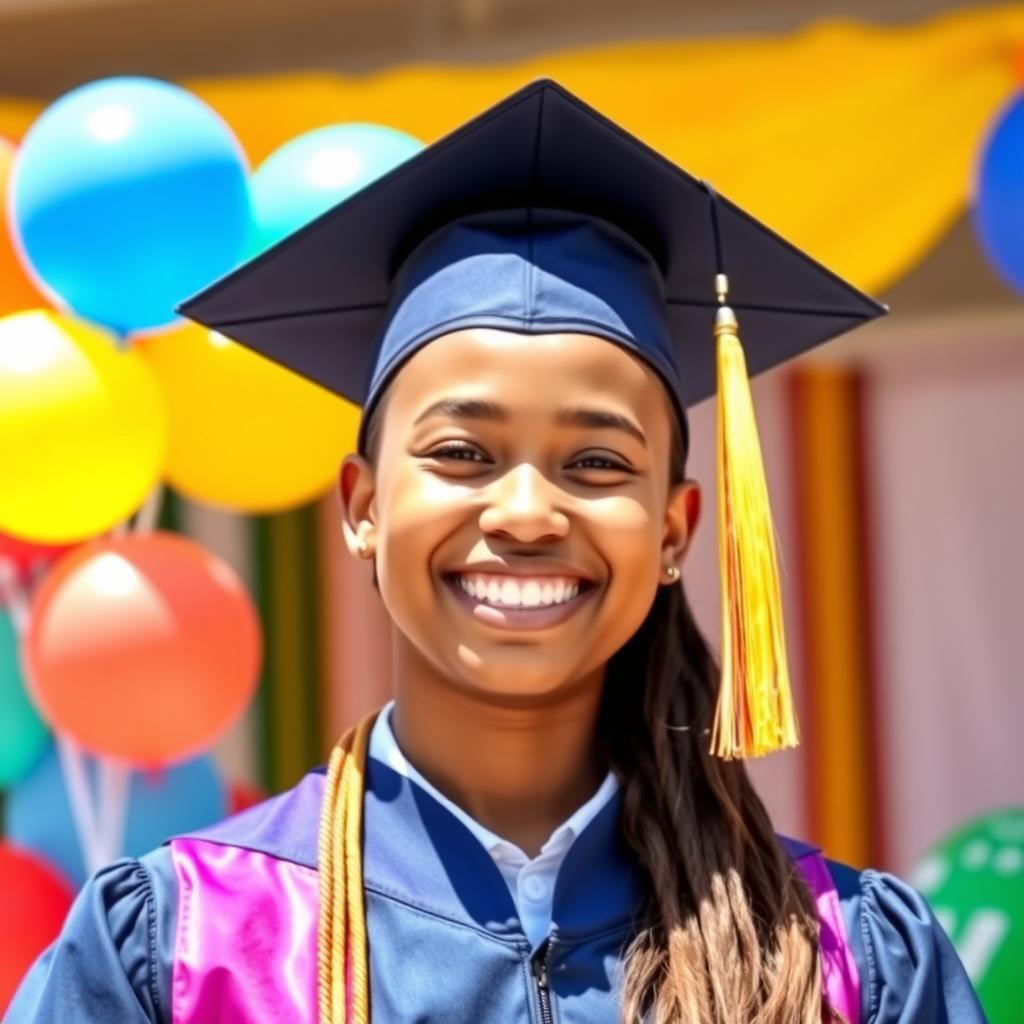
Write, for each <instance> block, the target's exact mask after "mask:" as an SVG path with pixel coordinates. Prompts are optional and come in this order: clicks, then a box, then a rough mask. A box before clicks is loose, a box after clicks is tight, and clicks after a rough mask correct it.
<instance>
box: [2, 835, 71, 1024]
mask: <svg viewBox="0 0 1024 1024" xmlns="http://www.w3.org/2000/svg"><path fill="white" fill-rule="evenodd" d="M73 898H74V893H73V892H72V890H71V887H70V886H69V885H68V884H67V882H65V881H64V879H63V878H61V877H60V875H58V874H57V872H55V871H54V870H53V869H52V868H51V867H49V866H48V865H46V864H44V863H43V862H42V861H41V860H39V859H38V858H36V857H34V856H33V855H32V854H30V853H28V852H26V851H24V850H19V849H16V848H15V847H13V846H11V845H10V844H9V843H5V842H2V841H0V907H3V908H4V909H3V927H2V928H0V1017H2V1016H3V1015H4V1013H6V1011H7V1005H8V1003H10V1001H11V999H12V998H13V997H14V993H15V990H16V989H17V987H18V985H19V984H20V982H21V979H22V978H23V977H24V976H25V974H26V972H27V971H28V969H29V968H30V967H31V966H32V964H33V962H34V961H35V959H36V957H37V956H39V954H40V953H42V951H43V950H44V949H46V947H47V946H49V945H50V943H51V942H53V940H54V939H55V938H57V935H58V933H59V932H60V929H61V925H63V924H64V918H65V917H67V913H68V910H69V909H70V907H71V901H72V899H73Z"/></svg>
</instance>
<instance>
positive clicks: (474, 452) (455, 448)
mask: <svg viewBox="0 0 1024 1024" xmlns="http://www.w3.org/2000/svg"><path fill="white" fill-rule="evenodd" d="M427 456H428V458H433V459H456V460H458V461H460V462H489V461H490V460H489V459H488V458H487V457H486V456H485V455H484V453H483V452H482V451H480V449H479V448H472V447H470V446H469V445H463V444H448V445H442V447H440V448H435V449H434V450H433V451H432V452H428V453H427Z"/></svg>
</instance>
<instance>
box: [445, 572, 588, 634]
mask: <svg viewBox="0 0 1024 1024" xmlns="http://www.w3.org/2000/svg"><path fill="white" fill-rule="evenodd" d="M445 580H446V582H447V583H448V584H449V585H450V587H451V589H452V590H453V591H454V593H455V595H456V597H457V598H458V599H459V600H460V601H461V603H462V604H463V605H465V606H466V607H468V608H469V610H470V611H471V612H472V614H473V615H474V616H475V617H476V618H477V619H479V620H480V621H481V622H485V623H487V624H488V625H492V626H500V627H504V628H506V629H544V628H546V627H549V626H554V625H557V624H559V623H561V622H563V621H564V620H565V619H567V618H569V616H570V615H572V614H573V613H574V612H576V611H577V609H578V608H579V607H580V605H581V604H582V603H583V602H584V601H585V600H586V599H587V598H588V596H589V595H590V593H591V592H592V591H593V590H594V586H593V584H592V583H591V582H590V581H589V580H585V579H583V578H581V577H579V576H553V575H544V576H519V575H515V576H513V575H510V574H507V573H482V572H481V573H477V572H457V573H450V574H448V575H446V576H445Z"/></svg>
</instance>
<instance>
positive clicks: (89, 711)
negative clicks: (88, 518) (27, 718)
mask: <svg viewBox="0 0 1024 1024" xmlns="http://www.w3.org/2000/svg"><path fill="white" fill-rule="evenodd" d="M24 652H25V654H24V656H25V661H26V666H27V676H28V680H29V688H30V692H31V694H32V698H33V700H34V701H35V704H36V706H37V708H38V709H39V711H40V713H41V714H42V716H43V718H45V719H46V721H48V722H49V723H50V725H51V726H52V727H53V728H54V729H59V730H64V731H65V732H66V733H67V734H68V735H70V736H71V737H72V738H73V739H75V740H77V741H78V743H79V744H80V745H81V746H82V747H83V748H85V749H86V750H87V751H89V752H91V753H98V754H108V755H110V756H111V757H115V758H118V759H120V760H123V761H127V762H128V763H130V764H132V765H136V766H139V767H144V768H152V767H157V766H161V765H167V764H171V763H174V762H176V761H181V760H184V759H185V758H187V757H191V756H192V755H194V754H197V753H198V752H199V751H201V750H203V749H205V748H206V747H207V746H209V744H210V743H212V742H213V741H214V740H215V739H216V738H217V737H218V736H219V735H220V734H221V733H222V732H224V730H225V729H227V728H228V727H229V726H230V725H231V724H232V723H233V722H234V721H235V719H236V718H237V717H238V716H239V715H240V714H241V713H242V711H243V710H244V709H245V706H246V705H247V704H248V702H249V699H250V697H251V696H252V693H253V690H254V688H255V686H256V681H257V676H258V674H259V669H260V657H261V639H260V628H259V622H258V619H257V616H256V611H255V609H254V607H253V604H252V601H251V600H250V598H249V595H248V594H247V593H246V591H245V588H244V587H243V585H242V583H241V581H240V580H239V579H238V577H237V576H236V575H235V573H234V571H233V570H232V569H231V568H230V567H229V566H228V565H227V564H226V563H225V562H222V561H221V560H220V559H219V558H217V557H215V556H214V555H212V554H210V553H209V552H207V551H205V550H204V549H203V548H201V547H200V546H199V545H198V544H196V543H194V542H193V541H191V540H188V539H187V538H185V537H180V536H177V535H176V534H170V533H160V532H155V533H148V534H132V535H128V536H122V537H116V538H112V539H106V540H99V541H94V542H92V543H90V544H86V545H83V546H82V547H80V548H78V549H77V550H75V551H73V552H72V553H71V554H70V555H67V556H66V557H65V558H63V559H61V561H59V562H58V563H57V564H56V565H55V566H54V567H53V569H52V570H51V571H50V573H49V574H48V575H47V576H46V577H45V578H44V579H43V581H42V583H41V584H40V585H39V587H38V589H37V590H36V592H35V594H34V595H33V599H32V606H31V611H30V618H29V626H28V630H27V632H26V634H25V638H24Z"/></svg>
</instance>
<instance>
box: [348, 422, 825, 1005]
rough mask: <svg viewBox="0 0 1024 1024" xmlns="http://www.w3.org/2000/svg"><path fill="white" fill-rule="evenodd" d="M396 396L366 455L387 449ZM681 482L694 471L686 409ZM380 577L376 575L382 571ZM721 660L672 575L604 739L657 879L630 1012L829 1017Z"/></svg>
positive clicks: (627, 666) (626, 655)
mask: <svg viewBox="0 0 1024 1024" xmlns="http://www.w3.org/2000/svg"><path fill="white" fill-rule="evenodd" d="M383 404H384V403H383V402H381V403H378V404H377V406H376V407H375V408H374V410H373V411H372V412H371V414H370V418H369V420H368V421H367V423H366V429H365V432H364V437H365V443H364V453H365V455H366V457H367V458H368V459H369V460H370V462H371V463H372V462H375V461H376V455H377V450H378V444H379V436H380V427H381V420H382V418H383V417H382V416H381V415H380V413H381V409H382V406H383ZM673 423H674V428H675V429H674V435H673V444H672V455H671V460H670V466H669V474H670V482H671V483H673V484H675V483H679V482H681V481H682V480H683V479H684V478H685V463H686V441H685V439H684V433H683V427H682V425H681V424H679V423H678V422H677V421H676V420H675V417H673ZM375 582H376V581H375ZM717 692H718V667H717V665H716V663H715V660H714V657H713V656H712V654H711V651H710V649H709V648H708V645H707V643H706V641H705V640H704V638H703V636H702V635H701V633H700V630H699V629H698V627H697V624H696V622H695V621H694V619H693V615H692V614H691V612H690V609H689V606H688V604H687V601H686V597H685V594H684V591H683V588H682V586H681V585H676V586H669V587H659V589H658V593H657V596H656V597H655V600H654V603H653V605H652V606H651V609H650V611H649V612H648V614H647V617H646V619H645V620H644V622H643V624H642V625H641V627H640V629H639V630H638V631H637V632H636V633H635V634H634V635H633V636H632V637H631V638H630V639H629V640H628V641H627V642H626V644H625V645H624V646H623V647H622V648H621V649H620V650H619V651H618V652H617V653H616V654H615V655H614V656H613V657H612V658H611V660H610V661H609V663H608V669H607V673H606V678H605V691H604V696H603V704H602V712H601V722H600V731H601V740H602V743H603V746H604V749H605V752H606V755H607V758H608V761H609V763H610V765H611V767H612V768H613V769H614V770H615V772H616V774H617V775H618V776H619V778H620V779H621V780H622V784H623V821H622V828H623V832H624V835H625V839H626V841H627V842H628V844H629V845H630V847H631V848H632V850H633V851H634V853H635V855H636V858H637V861H638V862H639V864H640V866H641V868H642V869H643V871H644V872H645V874H646V875H647V878H648V880H649V893H650V896H649V899H648V902H647V905H646V906H645V907H644V908H642V911H641V914H640V919H639V921H638V930H637V932H636V934H635V937H634V938H633V940H632V941H631V943H630V945H629V947H628V949H627V950H626V964H625V985H624V992H623V1021H624V1022H626V1024H638V1022H640V1021H650V1024H821V1021H822V1020H830V1019H838V1018H833V1016H832V1015H831V1011H829V1010H828V1008H827V1006H826V1004H825V1003H824V999H823V994H822V991H823V990H822V974H821V963H820V959H819V956H818V919H817V913H816V911H815V906H814V900H813V898H812V896H811V894H810V892H809V890H808V888H807V886H806V884H805V883H804V882H803V879H802V877H801V876H800V875H799V872H798V871H797V870H796V868H795V867H794V865H793V864H792V863H791V862H790V860H789V858H788V857H787V855H786V854H785V852H784V850H783V849H782V847H781V846H780V844H779V842H778V840H777V839H776V837H775V834H774V832H773V830H772V826H771V821H770V819H769V817H768V813H767V811H766V810H765V807H764V805H763V804H762V802H761V800H760V798H759V797H758V795H757V793H756V792H755V790H754V788H753V786H752V784H751V782H750V779H749V777H748V776H747V772H746V769H745V768H744V766H743V763H742V762H739V761H723V760H721V759H719V758H716V757H713V756H712V755H711V754H710V729H711V722H712V715H713V711H714V703H715V697H716V694H717Z"/></svg>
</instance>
